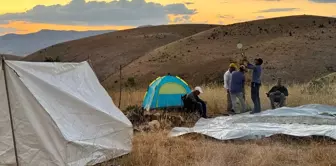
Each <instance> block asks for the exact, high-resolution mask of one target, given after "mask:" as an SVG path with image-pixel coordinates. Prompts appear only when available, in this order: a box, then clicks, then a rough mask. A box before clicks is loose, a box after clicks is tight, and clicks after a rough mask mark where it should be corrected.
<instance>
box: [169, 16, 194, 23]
mask: <svg viewBox="0 0 336 166" xmlns="http://www.w3.org/2000/svg"><path fill="white" fill-rule="evenodd" d="M172 22H173V23H180V24H181V23H190V22H191V21H190V16H189V15H184V16H178V17H175V18H174V19H173V20H172Z"/></svg>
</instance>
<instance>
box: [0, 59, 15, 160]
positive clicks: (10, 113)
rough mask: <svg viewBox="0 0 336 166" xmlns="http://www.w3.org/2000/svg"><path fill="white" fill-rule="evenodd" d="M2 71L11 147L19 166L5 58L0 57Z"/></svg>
mask: <svg viewBox="0 0 336 166" xmlns="http://www.w3.org/2000/svg"><path fill="white" fill-rule="evenodd" d="M1 57H2V71H3V73H4V79H5V87H6V95H7V103H8V110H9V118H10V122H11V128H12V136H13V145H14V153H15V160H16V165H17V166H19V158H18V153H17V148H16V139H15V132H14V123H13V116H12V108H11V104H10V100H9V93H8V84H7V76H6V67H5V57H4V56H3V55H2V56H1Z"/></svg>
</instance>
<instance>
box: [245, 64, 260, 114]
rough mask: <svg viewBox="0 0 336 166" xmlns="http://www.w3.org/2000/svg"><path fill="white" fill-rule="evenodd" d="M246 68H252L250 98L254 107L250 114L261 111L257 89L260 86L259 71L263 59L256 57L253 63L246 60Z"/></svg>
mask: <svg viewBox="0 0 336 166" xmlns="http://www.w3.org/2000/svg"><path fill="white" fill-rule="evenodd" d="M245 61H246V62H247V66H246V67H247V68H248V69H250V70H252V71H253V73H252V82H251V99H252V101H253V104H254V109H253V111H252V112H251V114H254V113H260V112H261V105H260V96H259V90H260V86H261V72H262V68H261V65H262V64H263V60H262V59H261V58H257V59H255V60H254V65H253V64H251V63H249V62H248V61H247V60H245Z"/></svg>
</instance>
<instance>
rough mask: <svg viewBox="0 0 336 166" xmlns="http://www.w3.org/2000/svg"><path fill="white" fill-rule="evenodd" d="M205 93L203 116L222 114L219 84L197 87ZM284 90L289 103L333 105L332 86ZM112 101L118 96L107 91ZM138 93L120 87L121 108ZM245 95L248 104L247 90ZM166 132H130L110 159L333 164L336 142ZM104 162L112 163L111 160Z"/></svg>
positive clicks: (173, 164) (172, 165)
mask: <svg viewBox="0 0 336 166" xmlns="http://www.w3.org/2000/svg"><path fill="white" fill-rule="evenodd" d="M203 87H204V91H205V93H204V94H203V95H202V96H201V97H202V98H203V99H204V100H206V101H207V102H208V108H209V114H212V115H216V114H219V113H224V110H225V108H226V94H225V91H224V89H223V88H222V87H221V86H216V85H209V86H203ZM288 88H289V92H290V97H289V98H288V105H289V106H299V105H304V104H312V103H318V104H328V105H335V103H336V98H335V96H336V91H335V90H336V87H332V89H333V90H331V91H328V92H323V91H319V92H316V93H315V94H314V95H310V94H308V93H306V92H304V91H302V90H303V89H305V86H302V85H292V86H290V87H288ZM267 89H269V87H268V86H263V87H262V88H261V94H262V95H261V100H262V107H263V109H268V108H269V107H270V106H269V101H268V100H267V98H266V96H265V95H264V94H265V93H266V90H267ZM111 95H112V97H113V99H114V101H115V102H116V103H118V100H119V99H118V94H117V93H111ZM143 95H144V90H143V91H131V90H128V91H124V92H123V95H122V106H121V107H122V108H126V107H127V106H130V105H140V104H141V101H142V99H143ZM247 99H248V102H249V103H251V102H250V96H249V89H247ZM167 134H168V131H167V130H162V131H158V132H149V133H136V134H135V136H134V140H133V151H132V152H131V153H130V154H129V155H126V156H123V157H122V158H120V159H118V160H116V161H113V162H114V163H117V164H120V165H132V166H142V165H144V166H145V165H146V166H161V165H162V166H177V165H196V166H208V165H211V166H222V165H230V166H231V165H232V166H235V165H255V166H257V165H258V166H272V165H305V166H313V165H326V166H329V165H336V160H335V158H336V143H335V141H331V140H321V139H310V138H290V137H286V136H275V137H272V138H266V139H263V140H256V141H245V142H244V141H216V140H213V139H210V138H207V137H205V136H200V135H187V136H183V137H177V138H169V137H168V136H167ZM107 165H113V164H112V163H110V164H107Z"/></svg>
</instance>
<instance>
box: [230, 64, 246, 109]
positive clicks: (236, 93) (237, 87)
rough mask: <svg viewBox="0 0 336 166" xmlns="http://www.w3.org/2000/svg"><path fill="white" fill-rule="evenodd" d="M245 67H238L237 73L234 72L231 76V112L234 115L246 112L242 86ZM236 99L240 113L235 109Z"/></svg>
mask: <svg viewBox="0 0 336 166" xmlns="http://www.w3.org/2000/svg"><path fill="white" fill-rule="evenodd" d="M244 72H245V66H243V65H242V66H240V68H239V71H234V72H233V73H232V76H231V83H230V95H231V101H232V106H233V108H234V109H233V112H231V113H232V114H235V113H242V112H246V103H245V100H244V85H245V76H244ZM237 98H238V100H239V103H240V106H241V109H242V110H241V111H239V109H238V108H237V104H236V103H237Z"/></svg>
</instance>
